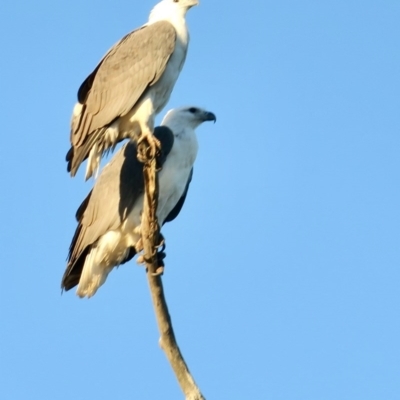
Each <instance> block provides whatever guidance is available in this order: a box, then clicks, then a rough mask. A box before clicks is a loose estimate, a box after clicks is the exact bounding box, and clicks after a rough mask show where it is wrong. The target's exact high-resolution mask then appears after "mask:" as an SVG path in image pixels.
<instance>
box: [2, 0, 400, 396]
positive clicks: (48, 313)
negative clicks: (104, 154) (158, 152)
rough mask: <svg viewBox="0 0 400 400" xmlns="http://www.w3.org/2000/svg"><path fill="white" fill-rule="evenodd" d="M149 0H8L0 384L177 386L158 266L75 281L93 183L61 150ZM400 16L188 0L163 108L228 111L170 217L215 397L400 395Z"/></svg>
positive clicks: (380, 7)
mask: <svg viewBox="0 0 400 400" xmlns="http://www.w3.org/2000/svg"><path fill="white" fill-rule="evenodd" d="M153 5H154V2H153V0H152V1H150V0H146V1H127V0H114V1H102V2H99V1H94V0H86V1H84V2H82V1H78V0H68V1H64V0H60V1H50V0H38V1H31V2H27V1H18V0H15V1H3V2H2V4H1V6H0V21H1V23H0V45H1V56H0V71H1V74H0V110H1V111H0V113H1V131H2V145H1V147H0V182H1V187H2V189H1V208H0V213H1V214H0V220H1V228H0V246H1V247H0V248H1V251H0V262H1V263H0V265H1V266H0V274H1V278H0V279H1V290H0V320H1V325H0V326H1V328H0V398H1V399H13V400H26V399H57V400H67V399H68V400H70V399H76V400H81V399H82V400H83V399H99V400H103V399H117V400H125V399H143V400H152V399H180V398H182V395H181V392H180V389H179V387H178V385H177V383H176V381H175V377H174V375H173V374H172V372H171V369H170V366H169V364H168V363H167V361H166V358H165V356H164V354H163V352H162V351H161V349H160V348H159V346H158V337H159V336H158V331H157V328H156V324H155V318H154V315H153V310H152V305H151V302H150V295H149V292H148V287H147V281H146V276H145V273H144V270H143V268H142V267H140V266H138V265H137V264H136V263H135V262H130V263H129V264H126V265H123V266H121V267H120V268H119V269H118V270H114V271H113V272H112V273H111V274H110V276H109V278H108V280H107V282H106V284H105V285H104V286H103V287H102V288H101V289H100V290H99V292H98V293H97V294H96V295H95V296H94V297H93V298H92V299H90V300H80V299H78V298H77V297H76V296H75V294H74V291H71V292H68V293H64V294H63V295H62V296H61V294H60V281H61V276H62V274H63V272H64V268H65V259H66V256H67V251H68V246H69V243H70V240H71V238H72V235H73V232H74V229H75V226H76V223H75V220H74V213H75V210H76V208H77V207H78V205H79V204H80V202H81V201H82V199H83V198H84V196H85V195H86V193H87V192H88V191H89V190H90V188H91V186H92V182H88V183H85V182H84V178H83V171H80V173H79V174H78V176H77V178H76V179H71V178H70V177H69V176H68V175H67V172H66V163H65V161H64V156H65V153H66V151H67V150H68V148H69V120H70V115H71V111H72V107H73V104H74V102H75V100H76V92H77V89H78V87H79V85H80V84H81V82H82V81H83V80H84V79H85V78H86V76H87V75H88V74H89V73H90V72H91V71H92V69H93V68H94V67H95V66H96V64H97V62H98V61H99V60H100V58H101V57H102V56H103V54H104V53H105V52H106V51H107V49H108V48H109V47H111V46H112V45H113V44H114V43H115V42H116V41H117V40H119V39H120V38H121V37H122V36H123V35H124V34H126V33H127V32H129V31H131V30H132V29H134V28H136V27H138V26H140V25H141V24H143V23H144V22H146V20H147V17H148V14H149V11H150V9H151V8H152V7H153ZM399 21H400V2H399V1H398V0H391V1H388V0H380V1H371V0H363V1H355V0H335V1H294V0H287V1H261V0H258V1H251V0H248V1H227V0H221V1H211V0H203V1H202V2H201V5H200V6H199V7H196V8H193V9H192V10H190V11H189V13H188V23H189V27H190V31H191V39H192V40H191V43H190V49H189V54H188V58H187V61H186V64H185V67H184V69H183V72H182V74H181V76H180V78H179V80H178V82H177V84H176V86H175V90H174V92H173V94H172V96H171V99H170V102H169V104H168V106H167V108H166V109H165V111H167V109H169V108H172V107H176V106H182V105H198V106H203V107H205V108H207V109H208V110H210V111H213V112H215V114H216V115H217V117H218V121H217V123H216V124H215V125H213V124H204V125H203V126H201V127H200V128H199V129H198V137H199V142H200V151H199V155H198V159H197V163H196V166H195V174H194V179H193V182H192V186H191V189H190V193H189V197H188V199H187V202H186V204H185V207H184V209H183V211H182V213H181V215H180V216H179V218H178V219H177V220H176V221H174V223H171V224H169V226H166V227H165V228H166V229H164V233H165V235H166V238H167V246H168V247H167V259H166V273H165V275H164V285H165V290H166V296H167V300H168V303H169V306H170V311H171V314H172V317H173V322H174V326H175V330H176V335H177V338H178V341H179V344H180V346H181V349H182V351H183V353H184V355H185V357H186V359H187V362H188V364H189V366H190V369H191V371H192V372H193V375H194V377H195V379H196V381H197V383H198V384H199V386H200V387H201V389H202V391H203V392H204V394H205V395H206V397H207V399H218V400H221V399H235V400H236V399H238V400H247V399H263V400H264V399H266V400H268V399H274V400H275V399H282V400H288V399H290V400H297V399H299V400H300V399H301V400H310V399H313V400H314V399H315V400H321V399H323V400H337V399H341V400H344V399H349V400H350V399H351V400H354V399H363V400H369V399H382V400H390V399H399V398H400V380H399V376H400V346H399V341H400V289H399V286H400V268H399V267H400V248H399V239H400V135H399V131H400V120H399V107H400V99H399V96H400V78H399V76H400V52H399V49H400V25H399ZM164 113H165V112H163V113H162V115H164ZM162 115H160V116H159V117H158V120H157V122H159V121H160V120H161V117H162Z"/></svg>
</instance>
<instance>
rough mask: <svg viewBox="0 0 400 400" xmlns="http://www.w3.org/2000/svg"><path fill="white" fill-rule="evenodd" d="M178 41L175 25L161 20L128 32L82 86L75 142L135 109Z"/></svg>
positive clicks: (74, 144) (162, 69)
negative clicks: (80, 108) (81, 106)
mask: <svg viewBox="0 0 400 400" xmlns="http://www.w3.org/2000/svg"><path fill="white" fill-rule="evenodd" d="M175 41H176V32H175V29H174V27H173V26H172V25H171V24H170V23H169V22H167V21H160V22H156V23H154V24H151V25H147V26H143V27H142V28H139V29H137V30H135V31H133V32H131V33H129V34H128V35H126V36H125V37H124V38H122V39H121V40H120V41H119V42H118V43H117V44H116V45H114V46H113V47H112V48H111V49H110V51H109V52H108V53H107V54H106V55H105V56H104V58H103V59H102V60H101V61H100V63H99V65H98V66H97V67H96V69H95V70H94V71H93V72H92V73H91V74H90V75H89V76H88V77H87V78H86V80H85V81H84V82H83V83H82V85H81V87H80V88H79V91H78V101H79V102H80V103H81V104H82V105H83V108H82V111H81V113H80V115H79V116H77V117H75V118H73V120H72V124H71V125H72V126H71V144H72V145H73V146H80V145H81V144H82V143H83V142H84V141H85V139H86V137H87V136H88V135H89V134H90V133H91V132H93V131H95V130H96V129H99V128H102V127H104V126H106V125H108V124H110V123H111V122H112V121H113V120H115V119H116V118H118V117H119V116H122V115H125V114H126V113H128V112H129V111H130V110H131V109H132V107H133V106H134V105H135V104H136V103H137V101H138V100H139V99H140V97H141V96H142V95H143V93H144V92H145V90H146V89H147V88H148V87H149V86H151V85H154V84H155V83H156V82H157V81H158V79H159V78H160V77H161V75H162V74H163V72H164V70H165V67H166V65H167V62H168V60H169V58H170V56H171V54H172V53H173V51H174V49H175Z"/></svg>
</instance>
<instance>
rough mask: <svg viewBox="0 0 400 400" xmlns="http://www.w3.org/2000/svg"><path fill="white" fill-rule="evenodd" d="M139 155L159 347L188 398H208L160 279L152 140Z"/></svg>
mask: <svg viewBox="0 0 400 400" xmlns="http://www.w3.org/2000/svg"><path fill="white" fill-rule="evenodd" d="M138 158H139V159H140V160H142V161H144V167H143V175H144V183H145V195H144V204H143V213H142V242H143V252H144V257H143V258H144V260H145V263H146V270H147V279H148V282H149V287H150V293H151V298H152V301H153V307H154V312H155V315H156V320H157V325H158V329H159V332H160V346H161V348H162V349H163V350H164V352H165V354H166V356H167V358H168V361H169V363H170V364H171V367H172V369H173V371H174V373H175V376H176V378H177V380H178V383H179V385H180V387H181V389H182V391H183V393H184V394H185V398H186V400H205V398H204V397H203V395H202V394H201V392H200V389H199V388H198V387H197V385H196V383H195V381H194V379H193V377H192V375H191V374H190V372H189V368H188V367H187V365H186V363H185V360H184V359H183V356H182V354H181V352H180V350H179V347H178V344H177V342H176V339H175V334H174V330H173V327H172V321H171V317H170V314H169V311H168V307H167V302H166V300H165V296H164V290H163V285H162V280H161V273H160V272H161V271H160V270H159V265H158V260H157V246H158V245H159V244H160V243H159V225H158V222H157V216H156V210H157V201H158V179H157V173H156V168H157V165H156V158H155V157H154V155H152V154H150V146H149V143H148V142H147V141H146V140H144V141H143V142H141V143H140V144H139V146H138Z"/></svg>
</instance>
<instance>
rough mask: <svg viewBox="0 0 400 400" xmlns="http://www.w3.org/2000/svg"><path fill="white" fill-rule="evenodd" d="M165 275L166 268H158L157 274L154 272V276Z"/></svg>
mask: <svg viewBox="0 0 400 400" xmlns="http://www.w3.org/2000/svg"><path fill="white" fill-rule="evenodd" d="M163 273H164V267H158V268H157V269H156V271H155V272H153V273H152V274H151V275H152V276H160V275H162V274H163Z"/></svg>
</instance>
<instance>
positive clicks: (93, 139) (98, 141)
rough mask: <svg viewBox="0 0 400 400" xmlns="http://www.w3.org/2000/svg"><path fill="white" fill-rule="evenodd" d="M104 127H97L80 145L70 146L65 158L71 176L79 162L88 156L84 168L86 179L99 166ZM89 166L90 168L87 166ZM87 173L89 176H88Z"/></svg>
mask: <svg viewBox="0 0 400 400" xmlns="http://www.w3.org/2000/svg"><path fill="white" fill-rule="evenodd" d="M104 131H105V129H104V128H101V129H97V130H96V131H94V132H93V133H91V134H90V135H89V136H88V137H87V138H86V140H85V141H84V143H82V145H81V146H72V147H71V148H70V149H69V150H68V152H67V154H66V156H65V159H66V161H67V163H68V165H67V171H68V172H69V173H70V174H71V176H75V175H76V173H77V172H78V169H79V167H80V166H81V164H82V163H83V162H84V161H85V160H86V159H87V158H88V157H89V155H90V159H89V161H88V163H89V164H90V166H89V164H88V168H87V170H86V179H88V178H90V177H91V176H92V175H93V172H95V171H96V170H97V169H98V168H99V164H100V159H101V155H102V153H103V151H104V150H106V149H104V140H103V138H104ZM89 167H90V168H89ZM88 174H89V176H88Z"/></svg>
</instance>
